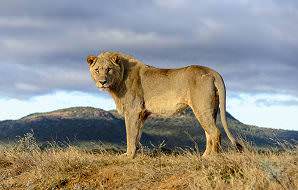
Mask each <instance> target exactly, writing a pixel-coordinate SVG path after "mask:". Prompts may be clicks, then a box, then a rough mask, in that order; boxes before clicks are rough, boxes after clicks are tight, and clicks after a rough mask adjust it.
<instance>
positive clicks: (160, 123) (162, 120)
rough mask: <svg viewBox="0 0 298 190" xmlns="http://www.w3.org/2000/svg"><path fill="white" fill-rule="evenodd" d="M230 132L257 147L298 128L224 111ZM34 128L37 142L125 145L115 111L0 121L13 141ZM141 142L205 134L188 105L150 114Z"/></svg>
mask: <svg viewBox="0 0 298 190" xmlns="http://www.w3.org/2000/svg"><path fill="white" fill-rule="evenodd" d="M227 118H228V123H229V126H230V129H231V131H232V133H234V134H235V136H239V137H240V138H241V139H244V140H245V141H247V142H249V143H251V144H252V145H254V146H257V147H266V146H267V147H269V146H270V147H279V146H280V145H281V144H282V145H285V144H292V145H293V144H297V142H298V131H288V130H278V129H269V128H259V127H256V126H251V125H245V124H243V123H241V122H240V121H238V120H237V119H235V118H234V117H233V116H231V115H230V114H229V113H227ZM217 125H218V126H219V128H220V129H221V130H222V134H223V144H227V143H226V142H227V139H226V135H225V133H224V132H223V128H222V126H221V122H220V119H219V118H218V119H217ZM32 130H33V132H34V136H35V138H36V139H37V140H38V141H40V142H45V141H56V142H59V141H62V142H68V143H80V142H102V143H105V144H113V145H118V146H124V145H125V128H124V121H123V118H122V117H120V116H119V115H118V114H117V113H116V112H115V111H105V110H102V109H96V108H91V107H74V108H68V109H61V110H57V111H53V112H48V113H36V114H31V115H28V116H26V117H23V118H21V119H19V120H8V121H1V122H0V141H14V140H15V139H16V137H17V136H23V135H24V134H26V133H28V132H31V131H32ZM143 131H144V132H143V135H142V139H141V142H142V144H143V145H145V146H152V145H158V144H160V143H162V142H164V144H165V146H166V148H170V149H172V148H177V147H181V148H194V147H195V144H199V148H200V149H203V148H204V147H203V146H204V144H205V142H204V141H205V135H204V132H203V130H202V129H201V127H200V126H199V123H198V121H197V120H196V118H195V117H194V115H193V113H192V111H191V110H190V109H186V110H185V111H184V112H182V113H179V114H177V115H175V116H173V117H157V116H152V117H151V116H150V118H149V119H148V120H147V121H146V122H145V127H144V130H143Z"/></svg>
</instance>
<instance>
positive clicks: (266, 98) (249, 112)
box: [227, 93, 298, 130]
mask: <svg viewBox="0 0 298 190" xmlns="http://www.w3.org/2000/svg"><path fill="white" fill-rule="evenodd" d="M297 100H298V99H297V97H293V96H289V95H284V94H257V95H254V94H247V93H237V95H236V96H234V95H231V96H229V98H228V101H227V110H228V111H229V112H230V113H231V114H232V115H233V116H234V117H236V118H237V119H239V120H240V121H241V122H243V123H246V124H251V125H256V126H259V127H270V128H277V129H290V130H298V118H297V117H296V115H297V114H296V113H297V112H298V101H297Z"/></svg>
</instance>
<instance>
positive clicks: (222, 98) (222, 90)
mask: <svg viewBox="0 0 298 190" xmlns="http://www.w3.org/2000/svg"><path fill="white" fill-rule="evenodd" d="M214 84H215V87H216V88H217V91H218V96H219V106H220V119H221V123H222V125H223V128H224V130H225V132H226V134H227V136H228V138H229V139H230V141H231V142H232V144H233V145H234V146H235V147H236V149H237V150H238V151H242V150H243V147H242V145H241V144H240V143H239V142H237V141H236V140H235V138H234V137H233V135H232V134H231V132H230V130H229V128H228V123H227V117H226V87H225V83H224V81H223V79H222V77H221V76H220V74H218V73H216V75H215V82H214Z"/></svg>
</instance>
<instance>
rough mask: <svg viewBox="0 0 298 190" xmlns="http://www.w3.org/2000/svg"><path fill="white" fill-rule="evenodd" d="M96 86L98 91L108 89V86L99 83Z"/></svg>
mask: <svg viewBox="0 0 298 190" xmlns="http://www.w3.org/2000/svg"><path fill="white" fill-rule="evenodd" d="M96 86H97V87H98V88H100V89H103V90H105V89H108V88H110V86H111V85H110V84H104V85H103V84H101V83H100V82H97V83H96Z"/></svg>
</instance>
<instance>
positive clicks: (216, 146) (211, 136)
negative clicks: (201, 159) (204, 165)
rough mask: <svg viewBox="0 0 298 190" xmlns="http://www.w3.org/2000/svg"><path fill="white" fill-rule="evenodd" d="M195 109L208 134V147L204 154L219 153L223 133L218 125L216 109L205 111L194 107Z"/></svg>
mask: <svg viewBox="0 0 298 190" xmlns="http://www.w3.org/2000/svg"><path fill="white" fill-rule="evenodd" d="M193 111H194V114H195V116H196V118H197V119H198V120H199V122H200V124H201V126H202V128H203V129H204V130H205V134H206V149H205V152H204V154H203V156H207V155H210V154H215V153H218V152H219V150H220V141H221V134H220V130H219V129H218V128H217V127H216V121H215V117H214V113H213V112H214V110H213V109H210V110H206V111H205V112H199V111H198V110H196V109H195V108H193Z"/></svg>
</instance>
